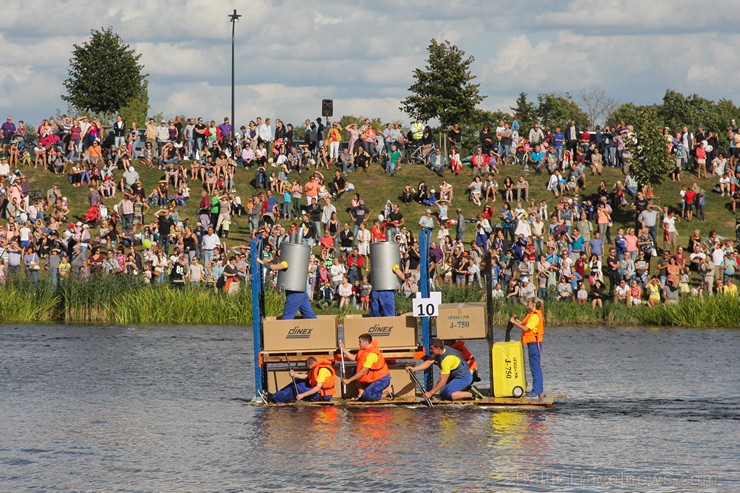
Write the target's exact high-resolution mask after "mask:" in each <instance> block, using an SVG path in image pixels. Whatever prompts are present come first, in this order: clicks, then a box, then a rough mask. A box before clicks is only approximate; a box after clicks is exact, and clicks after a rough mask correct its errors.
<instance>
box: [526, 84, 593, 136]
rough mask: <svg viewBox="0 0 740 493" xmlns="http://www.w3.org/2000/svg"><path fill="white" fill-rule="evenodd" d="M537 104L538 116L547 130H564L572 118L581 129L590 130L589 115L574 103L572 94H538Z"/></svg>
mask: <svg viewBox="0 0 740 493" xmlns="http://www.w3.org/2000/svg"><path fill="white" fill-rule="evenodd" d="M537 102H538V105H537V116H538V117H539V120H540V123H541V124H542V127H543V128H545V129H546V130H550V131H554V130H555V127H560V128H561V129H564V128H565V126H566V125H567V124H568V123H570V120H571V118H572V119H574V120H575V121H576V125H577V126H578V127H579V128H588V123H589V121H588V115H586V113H585V112H584V111H583V110H582V109H581V108H580V106H578V104H577V103H576V102H575V101H573V97H571V95H570V94H568V93H565V95H563V96H560V95H558V94H553V93H547V94H538V95H537Z"/></svg>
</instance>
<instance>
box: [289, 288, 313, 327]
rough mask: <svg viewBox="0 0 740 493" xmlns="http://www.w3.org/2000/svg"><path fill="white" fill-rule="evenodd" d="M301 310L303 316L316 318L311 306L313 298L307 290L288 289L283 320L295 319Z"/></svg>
mask: <svg viewBox="0 0 740 493" xmlns="http://www.w3.org/2000/svg"><path fill="white" fill-rule="evenodd" d="M298 311H300V312H301V316H302V317H303V318H316V314H315V313H314V312H313V308H312V307H311V300H309V299H308V293H306V292H305V291H286V292H285V308H283V320H293V319H294V318H295V314H296V312H298Z"/></svg>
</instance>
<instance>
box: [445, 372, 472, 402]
mask: <svg viewBox="0 0 740 493" xmlns="http://www.w3.org/2000/svg"><path fill="white" fill-rule="evenodd" d="M471 385H473V374H472V373H470V372H467V373H465V376H464V377H462V378H452V375H450V380H447V383H446V384H445V386H444V387H442V388H441V389H439V396H440V397H441V398H442V400H445V401H451V400H452V394H454V393H455V392H458V391H460V390H465V389H467V388H468V387H470V386H471Z"/></svg>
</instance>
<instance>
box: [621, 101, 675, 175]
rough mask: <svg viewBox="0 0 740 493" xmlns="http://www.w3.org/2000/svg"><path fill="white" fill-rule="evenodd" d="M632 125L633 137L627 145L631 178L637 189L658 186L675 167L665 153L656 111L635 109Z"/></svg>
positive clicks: (652, 108) (650, 108)
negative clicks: (647, 185) (633, 179)
mask: <svg viewBox="0 0 740 493" xmlns="http://www.w3.org/2000/svg"><path fill="white" fill-rule="evenodd" d="M631 124H632V126H633V128H634V135H633V136H632V138H630V139H628V140H627V142H626V144H627V151H628V153H629V154H630V158H629V159H628V164H629V166H630V174H631V175H632V176H633V177H634V178H635V180H637V183H638V184H639V185H640V187H642V186H643V185H646V184H648V183H650V184H652V185H653V186H655V185H659V184H660V183H661V182H662V181H663V179H665V177H667V176H668V175H669V174H670V172H671V170H672V169H673V167H674V163H673V159H671V155H670V154H668V153H667V152H666V142H665V138H663V124H662V121H661V120H660V118H659V117H658V112H657V110H656V108H654V107H649V106H648V107H641V108H638V109H637V111H636V112H635V113H634V115H633V120H632V122H631Z"/></svg>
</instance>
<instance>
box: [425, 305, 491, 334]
mask: <svg viewBox="0 0 740 493" xmlns="http://www.w3.org/2000/svg"><path fill="white" fill-rule="evenodd" d="M437 337H438V338H439V339H485V337H486V304H485V303H443V304H441V305H439V315H437Z"/></svg>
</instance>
